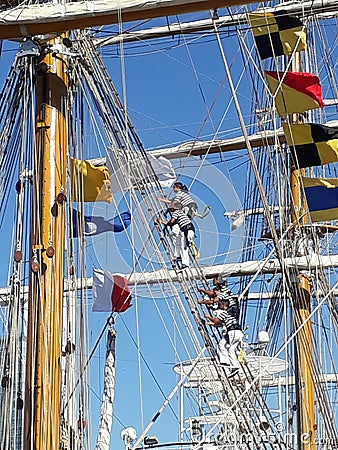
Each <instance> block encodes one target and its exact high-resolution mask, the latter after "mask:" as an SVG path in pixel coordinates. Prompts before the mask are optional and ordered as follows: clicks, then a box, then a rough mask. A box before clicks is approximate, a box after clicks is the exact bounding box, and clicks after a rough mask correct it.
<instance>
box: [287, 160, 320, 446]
mask: <svg viewBox="0 0 338 450" xmlns="http://www.w3.org/2000/svg"><path fill="white" fill-rule="evenodd" d="M301 176H302V170H297V169H296V168H295V167H294V166H292V168H291V193H292V201H293V204H294V205H295V211H294V220H295V222H296V224H297V225H298V226H301V225H304V224H305V223H306V215H305V199H304V198H303V196H302V193H301V184H300V178H301ZM294 291H295V295H294V302H293V305H294V326H295V329H296V330H297V329H298V328H299V327H301V326H302V324H303V323H304V322H305V325H304V326H303V327H302V328H301V329H300V331H299V333H298V336H297V338H296V340H295V371H296V394H297V395H296V397H297V403H298V404H297V405H296V406H297V413H298V414H297V418H298V419H297V422H298V426H297V428H298V433H297V434H298V445H299V448H300V449H304V450H305V449H310V448H312V449H313V448H314V439H315V412H314V385H313V379H312V376H311V365H312V347H313V346H312V326H311V321H310V320H309V319H308V318H309V315H310V311H311V292H310V280H309V278H308V277H307V276H306V275H304V274H302V273H301V274H299V276H298V280H297V282H296V286H295V290H294ZM297 372H298V376H297ZM297 379H298V382H297Z"/></svg>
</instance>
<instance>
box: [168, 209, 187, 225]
mask: <svg viewBox="0 0 338 450" xmlns="http://www.w3.org/2000/svg"><path fill="white" fill-rule="evenodd" d="M171 218H172V219H174V220H175V223H177V224H178V226H179V227H180V229H181V230H182V228H185V227H186V226H188V225H192V224H191V220H190V219H189V217H188V216H187V215H186V213H185V212H184V211H182V210H181V209H177V210H176V211H174V212H173V213H172V215H171Z"/></svg>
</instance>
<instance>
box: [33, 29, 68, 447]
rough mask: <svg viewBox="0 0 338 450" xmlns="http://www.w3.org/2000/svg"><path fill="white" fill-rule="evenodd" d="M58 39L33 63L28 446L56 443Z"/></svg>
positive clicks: (63, 128)
mask: <svg viewBox="0 0 338 450" xmlns="http://www.w3.org/2000/svg"><path fill="white" fill-rule="evenodd" d="M61 42H62V40H61V38H58V39H56V40H55V41H51V42H49V49H48V51H46V53H44V54H43V56H42V57H41V59H40V60H39V61H38V64H37V68H36V71H37V73H36V135H35V136H36V139H35V141H36V143H35V149H34V155H33V161H34V163H33V183H34V188H33V197H34V200H33V213H32V229H31V243H32V259H31V277H30V295H29V317H28V337H27V343H28V344H27V371H26V373H27V380H26V381H27V382H26V401H25V430H24V442H25V444H24V448H25V449H27V450H28V449H32V448H34V449H37V450H38V449H39V450H47V449H56V448H59V417H60V397H61V395H60V356H61V335H62V303H63V275H64V240H65V206H66V201H65V200H66V157H67V145H68V132H67V131H68V130H67V120H66V114H67V108H66V104H67V103H66V100H67V88H68V79H67V61H66V59H65V58H63V57H62V55H61V54H60V53H58V54H56V53H53V52H52V51H51V49H52V48H53V45H55V44H59V45H60V44H61ZM46 48H47V47H46Z"/></svg>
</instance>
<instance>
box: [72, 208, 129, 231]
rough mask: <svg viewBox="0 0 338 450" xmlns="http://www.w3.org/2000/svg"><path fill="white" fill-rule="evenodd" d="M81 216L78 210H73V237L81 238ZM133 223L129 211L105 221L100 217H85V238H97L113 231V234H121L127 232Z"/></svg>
mask: <svg viewBox="0 0 338 450" xmlns="http://www.w3.org/2000/svg"><path fill="white" fill-rule="evenodd" d="M80 220H81V214H80V212H79V211H77V210H76V209H73V237H79V236H80V234H81V231H80V226H79V225H80V223H81V222H80ZM130 222H131V215H130V212H129V211H125V212H122V213H120V214H118V215H117V216H115V217H113V218H112V219H108V220H106V219H104V218H103V217H100V216H84V223H83V226H84V230H83V234H84V235H85V236H96V235H97V234H100V233H106V232H107V231H112V232H113V233H120V232H121V231H124V230H126V229H127V228H128V227H129V225H130Z"/></svg>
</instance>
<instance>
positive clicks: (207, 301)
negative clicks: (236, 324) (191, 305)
mask: <svg viewBox="0 0 338 450" xmlns="http://www.w3.org/2000/svg"><path fill="white" fill-rule="evenodd" d="M214 284H215V288H214V289H213V290H212V291H208V290H207V289H201V288H198V290H199V291H200V292H204V293H206V295H207V296H208V297H206V298H204V299H203V300H198V303H199V304H200V305H207V306H208V307H210V308H211V309H216V310H217V309H218V308H219V306H218V305H219V302H220V300H228V301H229V308H228V313H229V314H231V315H232V316H234V317H235V318H236V319H237V320H238V318H239V302H238V297H237V295H235V294H234V293H233V292H232V291H231V290H230V289H229V288H228V287H227V286H226V284H225V283H222V284H220V283H214Z"/></svg>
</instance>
